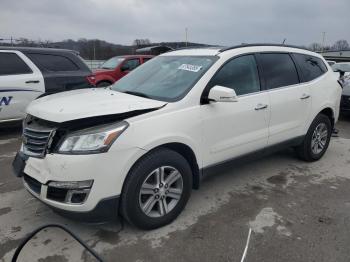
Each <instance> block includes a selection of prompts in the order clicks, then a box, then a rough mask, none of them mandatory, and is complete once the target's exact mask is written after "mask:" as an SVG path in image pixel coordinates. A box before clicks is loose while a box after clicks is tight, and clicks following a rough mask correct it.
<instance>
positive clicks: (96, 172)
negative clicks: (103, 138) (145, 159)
mask: <svg viewBox="0 0 350 262" xmlns="http://www.w3.org/2000/svg"><path fill="white" fill-rule="evenodd" d="M145 152H146V151H145V150H143V149H139V148H124V149H122V150H119V149H118V150H116V149H114V150H113V149H112V148H111V150H109V151H108V152H107V153H102V154H91V155H63V154H47V155H46V156H45V158H34V157H28V156H24V158H25V159H24V160H23V161H24V166H23V168H19V169H17V171H16V170H15V171H16V172H17V173H18V172H21V174H20V176H23V181H24V186H25V188H26V189H27V190H28V191H29V192H30V193H31V194H32V195H33V196H35V197H36V198H38V199H39V200H40V201H42V202H43V203H45V204H47V205H49V206H50V207H51V208H53V209H54V210H56V211H58V212H59V213H62V214H66V215H67V214H70V215H69V216H71V217H79V218H81V217H88V218H89V217H92V220H94V217H98V216H96V215H95V213H96V212H97V213H101V214H103V215H102V217H113V216H116V215H117V214H118V203H117V202H119V201H118V200H117V199H118V198H119V196H120V195H121V192H122V187H123V183H124V180H125V177H126V175H127V174H128V172H129V170H130V168H131V167H132V165H133V164H134V163H135V162H136V160H137V159H139V158H140V157H141V156H142V155H143V154H144V153H145ZM19 154H22V156H23V153H21V152H20V153H19ZM16 158H17V157H16ZM14 169H15V168H14ZM16 172H15V173H16ZM85 180H93V184H92V187H91V189H90V190H89V192H88V195H87V198H86V199H84V201H82V202H81V203H67V202H65V196H64V195H63V196H62V192H59V190H56V191H55V192H53V190H52V187H51V186H49V183H50V182H51V181H59V182H71V181H85ZM61 191H62V190H61ZM63 193H65V192H63ZM50 194H51V195H50ZM53 196H54V197H53ZM106 206H107V207H108V208H107V209H106V208H105V207H106ZM104 209H106V210H104ZM89 220H90V219H89ZM98 220H99V219H98Z"/></svg>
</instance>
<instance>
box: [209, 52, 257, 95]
mask: <svg viewBox="0 0 350 262" xmlns="http://www.w3.org/2000/svg"><path fill="white" fill-rule="evenodd" d="M215 85H220V86H224V87H228V88H232V89H234V90H235V92H236V94H237V95H245V94H249V93H254V92H258V91H260V81H259V74H258V69H257V65H256V62H255V58H254V56H253V55H245V56H241V57H237V58H234V59H232V60H231V61H229V62H228V63H226V64H225V65H224V66H223V67H222V68H221V69H220V70H219V71H218V72H217V73H216V75H215V76H214V77H213V79H212V80H211V81H210V84H209V86H210V87H213V86H215Z"/></svg>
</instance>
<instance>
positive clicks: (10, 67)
mask: <svg viewBox="0 0 350 262" xmlns="http://www.w3.org/2000/svg"><path fill="white" fill-rule="evenodd" d="M31 73H32V70H31V69H30V68H29V66H28V65H27V64H26V63H25V62H24V61H23V60H22V59H21V58H20V57H19V56H18V55H17V54H15V53H0V75H21V74H31Z"/></svg>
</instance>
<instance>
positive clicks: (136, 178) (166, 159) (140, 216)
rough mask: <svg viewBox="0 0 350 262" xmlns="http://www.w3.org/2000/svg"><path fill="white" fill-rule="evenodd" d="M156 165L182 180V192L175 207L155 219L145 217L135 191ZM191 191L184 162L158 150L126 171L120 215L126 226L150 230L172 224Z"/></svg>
mask: <svg viewBox="0 0 350 262" xmlns="http://www.w3.org/2000/svg"><path fill="white" fill-rule="evenodd" d="M160 166H172V167H174V168H176V169H177V170H178V171H179V172H180V174H181V175H182V179H183V193H182V196H181V198H180V200H179V202H178V203H177V205H176V206H175V207H174V209H172V210H171V211H170V212H169V213H168V214H166V215H165V216H163V217H159V218H152V217H149V216H147V215H146V214H144V213H143V211H142V210H141V207H140V205H139V192H140V188H141V186H142V183H143V182H144V180H145V179H146V177H147V176H148V175H149V174H150V173H151V172H152V171H154V170H155V169H156V168H158V167H160ZM191 190H192V171H191V168H190V165H189V164H188V162H187V161H186V159H185V158H184V157H183V156H181V155H180V154H178V153H177V152H175V151H172V150H169V149H159V150H156V151H153V152H150V153H149V154H147V155H146V156H145V157H143V158H141V160H139V161H138V162H137V163H136V164H135V165H134V167H133V168H132V169H131V170H130V172H129V174H128V176H127V178H126V181H125V184H124V188H123V193H122V210H121V211H122V215H123V216H124V217H125V218H126V219H127V220H128V222H129V223H131V224H133V225H135V226H136V227H139V228H142V229H154V228H158V227H161V226H164V225H166V224H169V223H170V222H171V221H173V220H174V219H175V218H176V217H177V216H178V215H179V214H180V213H181V211H182V210H183V209H184V207H185V205H186V203H187V201H188V199H189V197H190V193H191Z"/></svg>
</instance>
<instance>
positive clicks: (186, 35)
mask: <svg viewBox="0 0 350 262" xmlns="http://www.w3.org/2000/svg"><path fill="white" fill-rule="evenodd" d="M185 38H186V47H187V42H188V28H187V27H186V28H185Z"/></svg>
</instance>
